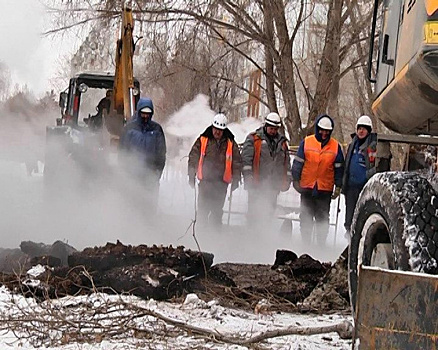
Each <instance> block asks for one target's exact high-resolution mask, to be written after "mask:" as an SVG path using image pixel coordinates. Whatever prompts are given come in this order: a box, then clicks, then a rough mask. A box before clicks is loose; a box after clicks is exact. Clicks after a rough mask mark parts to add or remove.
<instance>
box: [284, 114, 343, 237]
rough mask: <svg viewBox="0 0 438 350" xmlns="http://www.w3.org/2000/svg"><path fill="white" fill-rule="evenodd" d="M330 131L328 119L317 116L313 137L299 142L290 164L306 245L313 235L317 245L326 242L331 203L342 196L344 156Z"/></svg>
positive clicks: (328, 117) (325, 115)
mask: <svg viewBox="0 0 438 350" xmlns="http://www.w3.org/2000/svg"><path fill="white" fill-rule="evenodd" d="M333 128H334V123H333V120H332V118H330V116H328V115H327V114H324V115H321V116H319V117H318V118H317V120H316V122H315V134H314V135H311V136H307V137H306V138H305V139H304V140H303V141H301V144H300V146H299V148H298V152H297V154H296V156H295V158H294V161H293V164H292V177H293V184H294V188H295V189H296V190H297V191H298V192H299V193H301V206H300V229H301V236H302V239H303V241H304V242H305V243H310V241H311V238H312V234H315V235H316V240H317V243H318V244H324V243H325V241H326V239H327V235H328V231H329V227H330V224H329V215H330V203H331V200H332V199H336V198H337V197H339V194H340V193H341V186H342V175H343V172H344V155H343V153H342V149H341V145H340V144H339V143H338V141H336V140H335V139H334V138H332V137H331V134H332V131H333Z"/></svg>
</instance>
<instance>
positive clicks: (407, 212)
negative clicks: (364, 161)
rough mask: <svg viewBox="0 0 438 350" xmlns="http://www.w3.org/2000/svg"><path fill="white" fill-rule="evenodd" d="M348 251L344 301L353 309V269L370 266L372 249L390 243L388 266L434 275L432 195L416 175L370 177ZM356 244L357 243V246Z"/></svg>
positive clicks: (436, 247) (436, 230)
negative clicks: (347, 279)
mask: <svg viewBox="0 0 438 350" xmlns="http://www.w3.org/2000/svg"><path fill="white" fill-rule="evenodd" d="M351 227H352V236H351V242H350V247H349V286H350V300H351V305H352V307H353V311H354V310H355V303H356V294H357V271H358V265H359V264H363V265H364V266H369V265H371V259H372V254H373V251H374V248H375V247H376V246H377V244H379V243H390V245H391V248H392V251H390V252H389V253H388V254H387V258H388V260H392V261H390V263H389V264H388V265H389V268H390V269H396V270H403V271H417V272H424V273H430V274H437V273H438V264H437V262H438V196H437V193H436V192H435V190H434V189H433V187H432V186H431V184H430V183H429V182H428V180H427V179H426V178H425V177H423V176H422V175H421V174H418V173H411V172H407V173H406V172H388V173H380V174H376V175H375V176H373V177H372V178H371V179H370V181H369V182H368V183H367V184H366V185H365V187H364V189H363V190H362V192H361V194H360V197H359V200H358V202H357V205H356V209H355V212H354V216H353V222H352V226H351ZM361 240H362V244H361Z"/></svg>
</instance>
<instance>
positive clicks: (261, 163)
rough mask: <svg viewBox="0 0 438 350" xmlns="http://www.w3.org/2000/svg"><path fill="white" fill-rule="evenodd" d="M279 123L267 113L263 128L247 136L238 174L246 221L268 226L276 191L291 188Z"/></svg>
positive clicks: (286, 150) (286, 142)
mask: <svg viewBox="0 0 438 350" xmlns="http://www.w3.org/2000/svg"><path fill="white" fill-rule="evenodd" d="M280 126H281V119H280V116H279V115H278V113H275V112H271V113H269V114H268V115H267V116H266V118H265V123H264V125H263V126H261V127H260V128H258V129H257V130H256V131H254V132H252V133H250V134H249V135H248V136H247V138H246V140H245V142H244V144H243V147H242V164H243V168H242V172H243V178H244V183H245V188H246V189H247V190H248V221H249V223H250V224H252V223H257V224H258V223H262V222H264V223H268V222H269V221H266V219H271V218H272V217H273V214H274V211H275V208H276V206H277V196H278V194H279V193H280V191H287V190H288V189H289V187H290V184H291V180H292V177H291V164H290V156H289V144H288V141H287V139H286V137H285V136H283V135H282V134H281V133H280V132H279V129H280Z"/></svg>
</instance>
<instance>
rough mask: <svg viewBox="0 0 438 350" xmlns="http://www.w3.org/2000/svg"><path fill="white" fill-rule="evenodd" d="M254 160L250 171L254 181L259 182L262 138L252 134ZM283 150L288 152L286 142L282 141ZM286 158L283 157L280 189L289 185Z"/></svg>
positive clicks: (284, 188)
mask: <svg viewBox="0 0 438 350" xmlns="http://www.w3.org/2000/svg"><path fill="white" fill-rule="evenodd" d="M253 136H254V160H253V162H252V173H253V178H254V182H255V183H259V182H260V155H261V153H262V139H261V137H260V136H259V135H257V134H254V135H253ZM282 147H283V150H284V151H286V152H288V149H287V144H286V142H283V145H282ZM286 161H287V158H286V157H284V166H283V181H282V184H281V190H286V187H289V182H288V180H287V169H288V167H287V164H286Z"/></svg>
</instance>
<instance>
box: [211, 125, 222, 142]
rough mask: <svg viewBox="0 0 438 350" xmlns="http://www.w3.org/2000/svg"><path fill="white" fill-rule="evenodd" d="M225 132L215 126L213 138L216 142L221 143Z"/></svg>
mask: <svg viewBox="0 0 438 350" xmlns="http://www.w3.org/2000/svg"><path fill="white" fill-rule="evenodd" d="M223 134H224V131H223V130H221V129H218V128H215V127H214V126H213V137H214V138H215V140H216V141H219V140H220V139H221V138H222V135H223Z"/></svg>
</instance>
